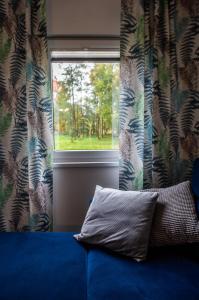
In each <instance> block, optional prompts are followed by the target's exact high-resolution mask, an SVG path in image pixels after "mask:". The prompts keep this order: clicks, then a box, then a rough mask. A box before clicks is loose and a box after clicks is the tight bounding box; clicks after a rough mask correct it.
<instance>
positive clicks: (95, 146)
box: [55, 134, 118, 150]
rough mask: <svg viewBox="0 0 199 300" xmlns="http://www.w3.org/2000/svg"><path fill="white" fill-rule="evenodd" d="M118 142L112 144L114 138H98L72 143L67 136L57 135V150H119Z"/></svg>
mask: <svg viewBox="0 0 199 300" xmlns="http://www.w3.org/2000/svg"><path fill="white" fill-rule="evenodd" d="M117 142H118V141H117V140H116V141H114V143H112V136H111V135H110V136H106V137H104V138H102V139H100V140H99V139H98V138H97V137H90V138H89V137H84V138H81V139H80V138H78V139H77V140H74V141H73V142H72V141H71V138H70V137H69V136H67V135H58V134H55V150H112V149H118V144H117Z"/></svg>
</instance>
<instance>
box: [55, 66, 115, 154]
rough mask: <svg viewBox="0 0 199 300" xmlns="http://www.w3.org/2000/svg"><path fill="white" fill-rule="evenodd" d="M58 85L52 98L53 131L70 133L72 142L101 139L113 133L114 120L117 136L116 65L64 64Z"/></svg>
mask: <svg viewBox="0 0 199 300" xmlns="http://www.w3.org/2000/svg"><path fill="white" fill-rule="evenodd" d="M58 86H59V88H58V94H57V96H56V99H55V100H54V120H55V122H54V124H55V125H54V126H55V127H54V128H55V132H56V133H59V134H62V135H65V136H66V135H67V136H69V137H70V139H71V142H72V143H74V142H75V141H76V140H77V141H78V140H81V141H83V138H88V137H89V138H91V137H96V136H97V137H98V139H99V140H100V139H103V138H104V137H106V136H110V135H111V134H112V122H114V126H115V127H114V128H115V130H114V134H115V135H117V133H116V132H117V130H118V103H119V100H118V96H119V65H118V64H110V63H96V64H93V63H91V64H66V65H65V66H64V71H63V80H61V81H59V82H58ZM113 97H114V101H113ZM66 149H68V148H66ZM80 149H81V147H80Z"/></svg>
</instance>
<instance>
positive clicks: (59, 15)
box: [47, 0, 120, 36]
mask: <svg viewBox="0 0 199 300" xmlns="http://www.w3.org/2000/svg"><path fill="white" fill-rule="evenodd" d="M47 16H48V34H50V35H57V34H65V35H66V34H67V35H82V34H83V35H118V36H119V34H120V0H47Z"/></svg>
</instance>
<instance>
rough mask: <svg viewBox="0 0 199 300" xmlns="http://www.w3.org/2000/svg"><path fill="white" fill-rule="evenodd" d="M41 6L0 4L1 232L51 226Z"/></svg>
mask: <svg viewBox="0 0 199 300" xmlns="http://www.w3.org/2000/svg"><path fill="white" fill-rule="evenodd" d="M47 54H48V52H47V33H46V16H45V1H43V0H31V1H26V0H18V1H15V0H12V1H7V0H2V1H0V231H48V230H50V229H51V225H52V213H51V211H52V210H51V206H52V166H51V153H52V146H53V142H52V137H53V133H52V103H51V96H50V84H49V76H48V75H49V70H48V56H47Z"/></svg>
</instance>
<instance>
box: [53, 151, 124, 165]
mask: <svg viewBox="0 0 199 300" xmlns="http://www.w3.org/2000/svg"><path fill="white" fill-rule="evenodd" d="M53 166H54V168H71V167H73V168H93V167H118V166H119V151H118V150H95V151H94V150H82V151H79V150H74V151H54V164H53Z"/></svg>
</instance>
